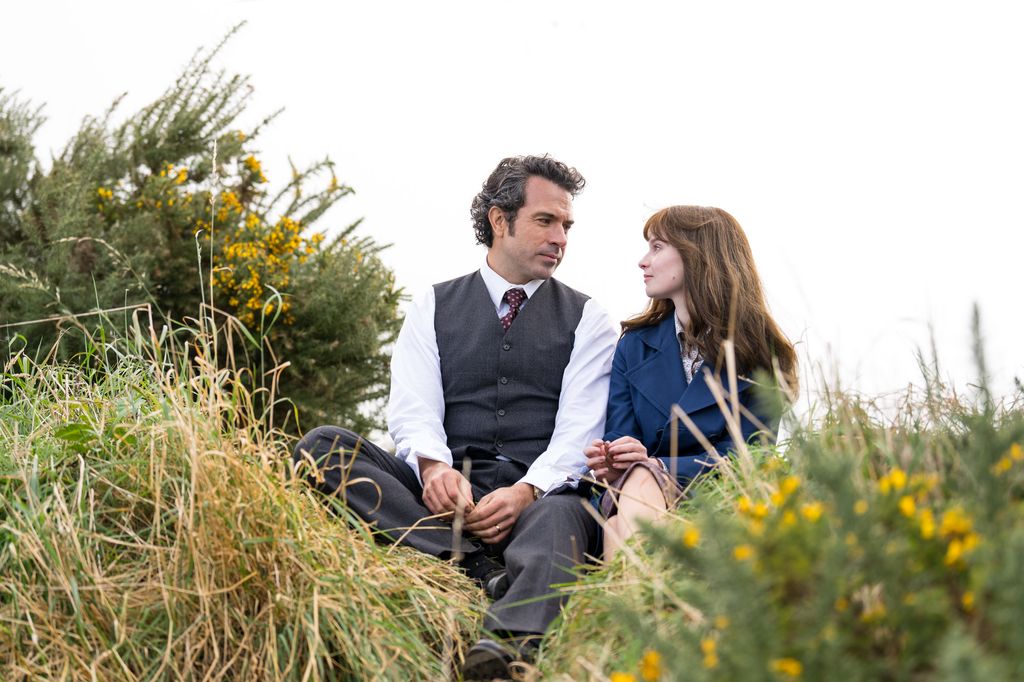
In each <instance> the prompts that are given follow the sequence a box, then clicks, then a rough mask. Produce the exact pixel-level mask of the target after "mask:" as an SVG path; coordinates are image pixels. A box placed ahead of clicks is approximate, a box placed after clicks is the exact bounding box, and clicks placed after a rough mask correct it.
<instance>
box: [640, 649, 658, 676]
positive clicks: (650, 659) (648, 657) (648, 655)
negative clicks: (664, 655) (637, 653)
mask: <svg viewBox="0 0 1024 682" xmlns="http://www.w3.org/2000/svg"><path fill="white" fill-rule="evenodd" d="M640 677H641V678H642V679H643V680H645V682H655V680H659V679H661V654H659V653H658V652H657V651H654V650H653V649H648V650H647V651H645V652H644V655H643V658H641V659H640Z"/></svg>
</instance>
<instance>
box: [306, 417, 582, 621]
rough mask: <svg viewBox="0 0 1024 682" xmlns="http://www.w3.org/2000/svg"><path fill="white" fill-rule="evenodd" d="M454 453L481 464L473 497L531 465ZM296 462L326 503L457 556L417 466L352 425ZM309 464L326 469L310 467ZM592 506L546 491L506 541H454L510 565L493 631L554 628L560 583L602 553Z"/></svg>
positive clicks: (385, 535) (387, 534) (322, 431)
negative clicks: (336, 503)
mask: <svg viewBox="0 0 1024 682" xmlns="http://www.w3.org/2000/svg"><path fill="white" fill-rule="evenodd" d="M453 454H454V456H455V460H456V461H455V468H456V469H457V470H461V467H462V462H463V460H464V459H467V458H468V459H470V460H472V468H471V470H470V484H471V486H472V488H473V498H474V500H479V499H480V498H481V497H483V496H484V495H486V494H487V493H489V492H491V491H493V490H496V489H497V488H501V487H506V486H510V485H512V484H514V483H516V482H517V481H518V480H519V479H520V478H522V476H523V475H524V474H525V472H526V469H527V467H526V465H524V464H521V463H518V462H509V461H504V460H498V459H496V458H495V456H494V453H490V452H488V451H486V450H479V449H470V450H467V451H457V452H456V453H453ZM293 460H294V461H295V463H296V465H297V472H298V473H299V475H302V476H304V477H305V478H306V480H307V481H308V482H309V483H310V484H311V485H313V487H315V488H316V489H317V490H319V491H320V492H321V493H323V494H324V495H325V496H326V497H327V498H328V499H327V500H325V501H326V502H328V503H330V502H331V500H332V499H333V500H337V501H339V502H340V503H341V504H342V505H344V507H346V508H347V509H349V510H351V511H352V512H354V513H355V514H356V515H357V516H359V517H360V518H361V519H363V520H364V521H366V522H367V523H370V524H372V525H373V526H375V527H376V530H377V533H378V537H379V538H381V539H382V540H384V541H390V542H400V543H402V544H406V545H409V546H411V547H414V548H416V549H418V550H420V551H422V552H425V553H427V554H431V555H433V556H436V557H439V558H442V559H447V558H449V557H450V556H451V555H452V550H453V533H452V527H451V524H450V523H449V522H447V521H445V520H440V519H430V520H428V521H424V520H423V519H425V518H427V517H430V516H432V514H431V513H430V510H428V509H427V508H426V507H425V506H424V505H423V500H422V496H423V488H422V487H421V486H420V483H419V481H418V480H417V478H416V474H415V472H414V471H413V470H412V469H411V468H410V467H409V465H407V464H406V463H405V462H404V461H402V460H400V459H398V458H397V457H395V456H394V455H392V454H391V453H389V452H386V451H385V450H383V449H381V448H380V447H378V446H376V445H374V444H373V443H371V442H369V441H367V440H365V439H363V438H362V437H361V436H359V435H358V434H355V433H353V432H351V431H349V430H347V429H343V428H340V427H337V426H321V427H318V428H316V429H313V430H312V431H310V432H309V433H307V434H306V436H305V437H304V438H303V439H302V440H301V441H299V444H298V445H297V446H296V448H295V452H294V454H293ZM309 462H312V463H313V465H314V466H315V467H316V468H317V469H318V471H311V470H310V468H309ZM304 463H305V464H304ZM318 473H319V476H317V474H318ZM318 478H319V479H320V480H318ZM585 504H586V500H585V499H584V498H582V497H581V496H579V495H577V494H575V493H574V492H571V491H570V492H568V493H565V494H561V495H550V496H547V497H542V498H541V499H539V500H537V501H536V502H534V503H532V504H530V505H529V506H528V507H526V509H524V510H523V513H522V514H520V516H519V519H518V520H517V521H516V525H515V526H514V527H513V529H512V532H511V533H510V535H509V538H508V539H507V540H506V541H505V542H504V543H503V544H501V545H486V544H484V543H481V542H480V541H479V540H477V539H476V538H473V537H468V536H467V537H461V538H455V539H454V547H457V548H458V549H459V550H460V551H461V552H463V553H464V554H466V555H472V554H473V553H475V552H487V553H488V554H492V555H494V556H495V558H497V559H498V560H499V561H503V562H504V564H505V567H506V569H507V570H508V579H509V589H508V592H506V594H505V596H503V597H502V598H501V599H499V600H497V601H496V602H494V604H492V605H491V608H490V609H489V610H488V612H487V617H486V618H485V619H484V628H485V629H486V630H490V631H492V632H499V633H500V632H509V633H521V634H526V633H542V632H544V631H545V630H547V627H548V625H550V624H551V621H553V620H554V619H555V618H556V617H557V616H558V613H559V611H560V610H561V607H562V604H563V603H564V602H565V599H566V596H565V595H564V594H561V593H560V592H559V591H558V590H557V588H555V587H553V586H555V585H560V584H565V583H572V582H574V581H575V580H576V578H577V576H576V573H575V571H574V568H575V567H576V566H578V565H579V564H581V563H583V562H584V561H585V560H586V557H585V554H591V555H596V554H597V552H598V547H597V542H598V538H599V533H598V524H597V522H596V521H595V520H594V518H593V516H592V515H591V514H590V513H589V512H588V511H587V510H586V509H585V508H584V505H585Z"/></svg>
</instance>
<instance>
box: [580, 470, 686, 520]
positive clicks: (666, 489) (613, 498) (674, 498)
mask: <svg viewBox="0 0 1024 682" xmlns="http://www.w3.org/2000/svg"><path fill="white" fill-rule="evenodd" d="M637 467H642V468H644V469H647V470H648V471H650V472H651V475H652V476H654V480H655V481H657V482H658V485H659V486H660V487H661V492H662V494H663V495H664V496H665V505H666V507H668V508H669V509H672V508H673V507H675V506H676V504H677V503H678V502H679V500H681V499H682V498H683V495H684V493H683V486H681V485H680V484H679V481H678V480H676V477H675V476H673V475H672V474H670V473H669V472H668V471H666V470H665V465H664V464H663V463H662V461H661V460H660V459H655V458H654V457H648V458H647V459H645V460H643V461H641V462H633V463H632V464H630V465H629V468H628V469H626V470H625V471H623V472H622V475H621V476H619V477H618V478H617V479H616V480H615V482H614V483H612V484H609V485H607V488H606V489H605V491H604V492H603V493H602V494H601V499H600V501H599V502H598V508H599V509H600V510H601V515H602V516H604V517H605V518H609V517H611V516H614V515H615V514H616V513H617V512H618V499H619V495H620V494H621V489H622V485H623V484H624V483H625V482H626V479H628V478H629V475H630V474H631V473H632V472H633V470H634V469H636V468H637ZM599 485H602V486H603V485H604V484H599Z"/></svg>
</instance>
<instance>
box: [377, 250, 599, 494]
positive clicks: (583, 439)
mask: <svg viewBox="0 0 1024 682" xmlns="http://www.w3.org/2000/svg"><path fill="white" fill-rule="evenodd" d="M480 275H481V276H482V278H483V281H484V284H485V285H486V286H487V292H488V293H489V294H490V296H491V301H493V303H494V311H495V315H497V316H498V317H501V316H502V315H504V314H505V313H506V312H508V309H509V306H508V303H506V302H504V301H503V300H502V298H503V297H504V295H505V292H506V291H507V290H508V289H511V288H513V287H516V286H520V287H522V288H523V289H525V290H526V296H527V300H526V301H524V302H523V307H524V308H525V307H526V306H527V305H529V298H530V297H531V296H533V294H534V293H536V291H537V289H538V288H540V285H541V284H543V283H544V280H542V279H535V280H533V281H531V282H528V283H526V284H522V285H515V284H510V283H508V282H506V281H505V280H504V279H503V278H502V277H501V276H500V275H498V273H496V272H494V270H492V269H491V268H490V266H489V265H488V264H487V261H486V259H484V264H483V267H481V268H480ZM513 324H515V323H514V322H513ZM575 334H576V337H575V342H574V343H573V348H572V353H571V354H570V356H569V364H568V365H566V367H565V372H564V373H563V374H562V391H561V394H560V395H559V398H558V412H557V413H556V414H555V430H554V432H553V433H552V434H551V441H550V442H549V443H548V448H547V450H545V451H544V452H543V453H541V454H540V456H539V457H537V459H536V460H535V461H534V463H533V464H532V465H531V466H530V468H529V470H528V471H527V472H526V475H525V476H523V478H522V479H520V481H519V482H520V483H529V484H530V485H532V486H535V487H537V488H539V489H540V490H542V491H547V490H550V489H551V488H552V487H554V486H555V485H557V484H559V483H562V482H565V481H567V480H570V479H575V478H576V476H577V475H578V474H581V473H583V472H585V471H586V470H587V467H586V464H585V457H584V456H583V448H585V447H586V446H587V445H589V444H590V441H592V440H594V439H595V438H600V437H601V436H602V435H603V434H604V419H605V411H606V409H607V404H608V377H609V375H610V374H611V364H612V353H613V351H614V350H615V341H616V339H617V338H618V333H617V332H616V329H615V326H614V325H613V324H612V321H611V318H609V317H608V313H607V312H605V310H604V308H602V307H601V306H600V305H599V304H598V303H597V302H595V301H594V299H588V300H587V302H586V303H585V304H584V306H583V315H582V316H581V317H580V321H579V324H578V325H577V326H576V332H575ZM388 430H389V432H390V434H391V437H392V438H393V439H394V441H395V454H396V455H397V456H398V457H400V458H402V459H404V460H405V461H406V462H407V463H408V464H409V466H411V467H412V468H413V470H414V471H415V472H416V476H417V477H419V475H420V471H419V458H420V457H422V458H424V459H434V460H440V461H442V462H447V463H448V464H452V452H451V450H450V449H449V448H448V444H447V441H448V439H447V437H446V436H445V432H444V392H443V387H442V385H441V360H440V355H439V353H438V350H437V336H436V335H435V333H434V288H433V287H430V288H429V289H427V290H426V291H424V292H423V293H421V294H420V295H419V296H417V297H416V298H415V299H414V300H413V302H412V305H411V306H410V307H409V310H408V312H407V313H406V316H405V322H404V323H403V325H402V331H401V332H399V334H398V341H397V342H396V343H395V350H394V353H392V356H391V397H390V399H389V400H388ZM421 480H422V479H421Z"/></svg>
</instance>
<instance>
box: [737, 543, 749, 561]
mask: <svg viewBox="0 0 1024 682" xmlns="http://www.w3.org/2000/svg"><path fill="white" fill-rule="evenodd" d="M732 556H733V558H734V559H736V561H747V560H749V559H752V558H753V557H754V548H753V547H751V546H750V545H746V544H744V545H736V547H734V548H733V550H732Z"/></svg>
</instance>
